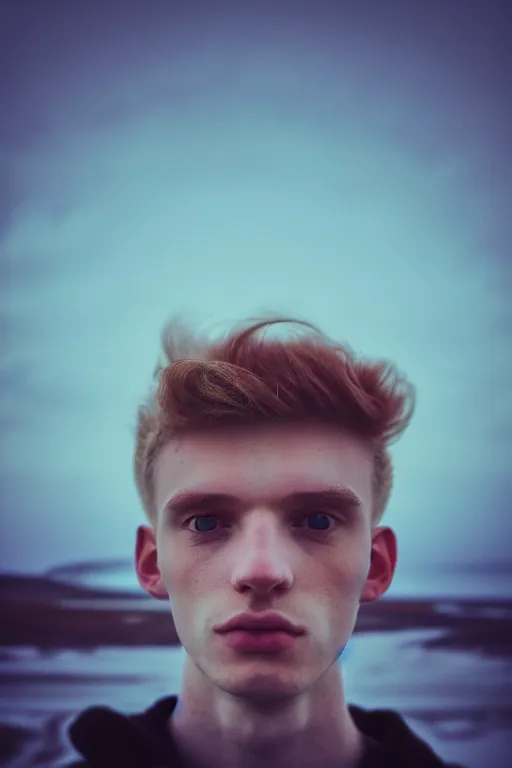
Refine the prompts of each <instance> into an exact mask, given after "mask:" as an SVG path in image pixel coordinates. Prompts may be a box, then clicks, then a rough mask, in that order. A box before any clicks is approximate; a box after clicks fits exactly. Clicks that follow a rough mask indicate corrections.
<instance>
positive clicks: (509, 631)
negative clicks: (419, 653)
mask: <svg viewBox="0 0 512 768" xmlns="http://www.w3.org/2000/svg"><path fill="white" fill-rule="evenodd" d="M0 625H1V626H2V632H1V633H0V648H6V647H8V646H11V647H13V646H18V647H26V646H30V647H36V648H38V649H39V650H40V651H57V650H64V649H73V650H82V649H83V650H90V649H91V648H98V647H102V646H103V647H109V646H120V647H127V648H129V647H133V646H154V647H161V646H168V645H170V646H179V645H181V643H180V641H179V638H178V636H177V634H176V630H175V628H174V622H173V620H172V615H171V614H170V611H169V608H168V603H166V602H162V603H161V607H160V606H155V601H153V600H152V599H151V598H150V597H148V596H147V595H145V593H143V592H142V591H141V592H140V593H117V592H114V591H108V590H99V589H90V588H87V587H82V586H75V585H67V584H62V583H60V582H57V581H54V580H52V579H49V578H47V577H31V576H17V575H16V576H14V575H9V574H0ZM411 629H418V630H422V629H429V630H431V629H439V630H440V631H442V632H443V634H442V635H441V636H440V637H438V638H435V639H430V640H428V641H425V643H424V647H425V648H426V649H432V650H433V649H453V650H467V651H470V652H472V653H477V654H483V655H486V656H500V657H507V658H508V657H511V656H512V600H504V599H503V598H500V599H496V600H482V599H481V598H478V599H473V598H463V599H449V598H444V599H434V598H429V599H422V598H418V599H414V598H395V597H385V596H384V597H382V598H381V599H380V600H378V601H376V602H375V603H365V604H363V605H362V606H361V608H360V610H359V615H358V619H357V622H356V626H355V629H354V634H364V633H373V632H401V631H405V630H411Z"/></svg>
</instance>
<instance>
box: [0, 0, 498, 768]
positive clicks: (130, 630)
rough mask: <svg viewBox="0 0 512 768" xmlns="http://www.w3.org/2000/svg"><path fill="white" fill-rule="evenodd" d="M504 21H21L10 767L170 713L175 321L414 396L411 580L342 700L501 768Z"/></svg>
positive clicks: (6, 471) (3, 142) (390, 14)
mask: <svg viewBox="0 0 512 768" xmlns="http://www.w3.org/2000/svg"><path fill="white" fill-rule="evenodd" d="M276 6H277V7H276ZM511 21H512V10H511V8H510V6H509V4H508V3H507V2H498V1H497V0H491V1H490V2H487V3H480V2H476V0H469V2H462V0H460V1H456V0H452V2H450V1H448V2H441V1H440V0H434V1H431V2H428V3H427V2H418V3H416V4H414V5H413V4H411V3H406V2H387V3H382V2H377V0H369V2H362V3H358V4H351V3H346V2H334V1H333V2H327V1H326V0H317V2H315V3H306V2H295V3H283V4H273V3H270V2H259V3H246V4H241V3H234V2H218V3H206V2H203V3H201V2H185V1H183V2H171V0H168V1H167V2H164V0H152V1H151V2H146V3H142V2H132V3H121V2H114V0H105V2H102V3H100V2H81V1H80V0H77V1H76V2H69V0H68V1H67V2H65V1H64V0H62V1H61V0H46V2H44V3H43V2H37V0H2V2H1V3H0V51H1V53H0V56H1V57H2V66H1V67H0V92H1V101H0V110H1V114H0V347H1V349H0V505H1V506H0V509H1V517H0V567H1V571H2V575H1V577H0V586H1V591H0V619H1V622H2V629H1V630H0V640H1V648H0V720H1V725H0V737H1V738H0V742H1V745H2V746H0V761H2V762H1V763H0V764H4V765H10V766H15V765H18V764H19V765H24V766H29V765H32V766H36V765H42V766H54V765H57V764H58V760H59V759H60V758H61V757H64V756H65V752H66V750H67V744H66V738H65V729H66V727H67V724H68V722H69V718H70V717H72V716H73V715H74V714H76V712H77V711H78V710H79V709H81V708H82V707H84V706H88V705H90V704H97V703H107V704H109V705H111V706H117V707H119V708H121V709H123V710H126V711H129V710H130V709H138V708H144V707H146V706H148V705H149V704H150V703H152V701H153V700H154V698H156V696H158V695H165V694H166V693H169V692H177V688H178V686H179V677H180V670H181V665H182V660H183V650H182V649H181V648H180V647H179V643H178V642H177V638H176V637H175V636H174V634H173V630H172V622H171V620H170V619H169V607H168V606H166V605H165V604H157V605H154V604H153V602H152V601H150V600H149V598H146V597H145V596H144V595H143V594H142V593H141V590H140V588H139V587H138V585H137V582H136V580H135V575H134V572H133V566H132V553H133V547H134V534H135V528H136V526H137V524H138V523H140V522H143V520H144V518H143V514H142V511H141V508H140V505H139V502H138V498H137V495H136V491H135V486H134V483H133V480H132V475H131V463H132V451H133V446H134V427H135V412H136V408H137V405H138V403H139V401H140V400H141V398H142V397H143V396H144V395H145V393H146V389H147V387H148V385H149V383H150V377H151V373H152V369H153V366H154V363H155V361H156V357H157V354H158V350H159V333H160V329H161V327H162V324H163V322H164V321H165V320H166V318H167V317H168V316H169V315H171V314H174V313H176V312H184V313H186V317H188V318H190V319H191V320H192V321H193V322H195V321H197V323H198V324H201V325H202V326H203V325H205V324H206V326H208V327H209V326H211V325H212V324H214V326H215V329H216V330H217V331H223V330H227V328H228V327H230V325H231V324H232V323H234V322H237V321H238V320H240V319H241V318H244V317H247V316H254V315H256V314H261V313H264V312H279V313H286V314H293V315H298V316H300V317H302V318H304V319H306V320H310V321H312V322H314V323H316V324H317V325H319V326H320V327H321V328H322V330H324V331H325V332H326V333H328V334H329V335H331V336H333V337H335V338H337V339H340V340H344V341H348V343H349V344H350V345H351V346H352V347H353V348H355V349H356V351H358V352H360V353H362V354H364V355H368V356H372V357H385V358H388V359H390V360H392V361H394V362H395V363H396V364H397V365H398V366H399V367H400V368H401V369H402V370H403V371H404V372H405V373H406V374H407V375H408V377H409V378H410V379H411V380H412V381H413V382H414V383H415V384H416V386H417V389H418V404H417V411H416V414H415V416H414V419H413V422H412V425H411V427H410V429H409V431H408V432H407V433H406V435H405V437H404V438H403V440H402V441H401V442H400V443H398V444H397V445H396V447H395V448H394V451H393V455H394V459H395V467H396V481H395V482H396V485H395V490H394V493H393V496H392V499H391V502H390V506H389V509H388V512H387V514H386V518H385V522H386V523H387V524H389V525H391V526H393V527H394V528H395V530H396V532H397V535H398V537H399V545H400V546H399V552H400V561H399V566H398V571H397V574H396V578H395V582H394V584H393V585H392V587H391V589H390V590H389V592H388V594H387V595H386V597H385V598H384V599H383V600H382V601H381V605H379V606H372V607H371V610H370V611H369V612H367V613H362V614H361V616H360V623H359V624H358V628H357V630H358V631H357V632H356V635H355V636H354V639H353V642H352V644H351V645H350V646H349V649H348V652H347V654H346V656H345V657H344V659H342V663H343V664H344V666H345V668H346V669H345V676H346V680H347V686H348V690H349V695H350V698H351V700H352V701H353V703H357V704H360V705H362V706H368V707H374V706H375V707H376V706H392V707H394V708H397V709H399V710H400V711H401V712H402V714H404V716H406V718H407V719H408V720H410V722H411V724H412V725H413V727H414V728H415V729H416V730H417V731H418V732H419V733H421V735H424V737H425V738H427V740H428V741H429V742H430V743H432V744H433V745H434V746H435V748H436V749H437V750H438V751H439V753H440V754H441V755H442V756H443V757H445V758H446V759H453V760H455V759H456V760H460V761H464V762H465V764H466V765H467V766H468V768H483V766H485V767H486V768H501V766H505V765H506V764H508V763H506V760H505V756H504V745H505V743H506V742H507V740H509V739H510V731H511V722H512V705H511V699H512V697H511V693H512V664H511V660H510V648H511V647H512V643H511V640H512V628H511V620H512V610H511V602H510V583H511V579H510V576H511V574H512V559H511V557H510V543H509V542H510V540H511V539H512V536H511V534H512V523H511V517H512V516H511V508H510V498H511V496H512V479H511V478H512V475H511V472H510V455H511V448H512V405H511V398H510V391H511V386H512V358H511V355H510V332H511V329H512V309H511V301H510V295H511V294H510V290H511V287H512V268H511V259H510V244H511V239H512V238H511V234H512V233H511V229H512V225H511V221H512V215H511V212H512V182H511V179H512V176H511V170H512V168H511V166H512V160H511V140H510V137H511V136H512V113H511V95H512V94H511V90H512V89H511V84H510V75H509V72H510V71H511V69H512V68H511V64H512V61H511V59H512V56H511V54H510V50H511V42H512V41H511V36H512V35H511V29H512V24H511ZM395 662H396V665H395ZM419 662H421V663H419ZM41 734H44V737H43V738H42V737H41ZM20 761H21V762H20Z"/></svg>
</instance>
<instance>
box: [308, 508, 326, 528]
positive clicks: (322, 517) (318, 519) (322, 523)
mask: <svg viewBox="0 0 512 768" xmlns="http://www.w3.org/2000/svg"><path fill="white" fill-rule="evenodd" d="M306 519H307V520H313V530H315V531H326V530H328V528H329V526H330V524H331V517H330V516H329V515H327V514H325V512H314V513H313V514H311V515H308V516H307V518H306Z"/></svg>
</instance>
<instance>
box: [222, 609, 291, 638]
mask: <svg viewBox="0 0 512 768" xmlns="http://www.w3.org/2000/svg"><path fill="white" fill-rule="evenodd" d="M235 629H245V630H249V631H251V630H252V631H254V632H257V631H260V632H263V631H265V630H267V631H269V632H271V631H274V632H276V631H278V632H289V633H290V634H291V635H302V634H304V629H303V627H299V626H297V625H296V624H293V623H292V622H291V621H289V620H288V619H286V618H285V617H284V616H281V615H280V614H279V613H239V614H238V616H233V618H232V619H230V620H229V621H227V622H226V623H225V624H222V625H220V626H218V627H215V631H216V632H232V631H233V630H235Z"/></svg>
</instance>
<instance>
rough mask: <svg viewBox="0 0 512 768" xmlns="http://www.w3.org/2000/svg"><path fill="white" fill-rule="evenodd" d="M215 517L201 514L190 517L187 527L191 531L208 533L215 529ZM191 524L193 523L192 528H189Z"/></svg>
mask: <svg viewBox="0 0 512 768" xmlns="http://www.w3.org/2000/svg"><path fill="white" fill-rule="evenodd" d="M217 519H218V518H216V517H215V516H214V515H202V516H195V517H191V518H190V520H189V521H188V523H187V529H188V530H189V531H191V533H197V534H201V533H210V532H211V531H212V530H216V529H215V521H216V520H217ZM212 523H213V525H212ZM192 525H194V528H191V526H192Z"/></svg>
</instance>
